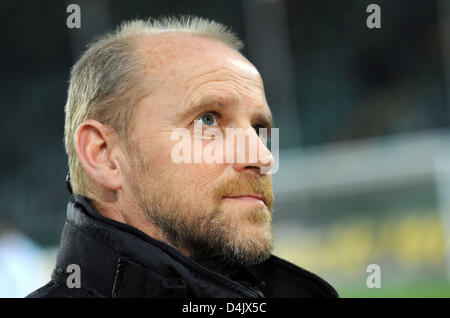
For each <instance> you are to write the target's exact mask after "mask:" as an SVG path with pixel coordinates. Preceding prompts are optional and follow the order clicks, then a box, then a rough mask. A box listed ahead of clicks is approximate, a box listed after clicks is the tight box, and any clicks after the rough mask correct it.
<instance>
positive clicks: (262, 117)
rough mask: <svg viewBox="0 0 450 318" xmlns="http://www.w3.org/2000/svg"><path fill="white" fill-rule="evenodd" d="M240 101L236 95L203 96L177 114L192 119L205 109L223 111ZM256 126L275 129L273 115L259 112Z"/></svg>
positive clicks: (255, 121) (255, 119)
mask: <svg viewBox="0 0 450 318" xmlns="http://www.w3.org/2000/svg"><path fill="white" fill-rule="evenodd" d="M239 102H240V100H239V98H238V97H236V96H234V95H226V96H219V95H206V96H203V97H202V98H201V99H200V100H199V101H196V102H193V103H191V104H190V106H189V107H187V109H186V110H181V111H179V112H176V114H177V115H178V116H179V117H180V118H186V117H190V116H192V115H193V114H196V113H199V112H201V111H202V110H203V109H205V108H207V107H209V108H210V110H212V111H214V110H217V111H219V110H223V109H224V108H226V107H229V106H232V105H234V104H237V103H239ZM254 125H261V126H263V127H266V128H269V129H270V128H272V127H273V119H272V114H270V113H269V114H267V113H266V112H258V113H257V114H256V115H255V118H254Z"/></svg>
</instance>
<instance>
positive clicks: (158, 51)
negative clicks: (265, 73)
mask: <svg viewBox="0 0 450 318" xmlns="http://www.w3.org/2000/svg"><path fill="white" fill-rule="evenodd" d="M139 51H140V53H141V54H142V58H143V59H144V60H145V65H148V66H149V70H150V72H151V74H152V75H151V76H150V77H152V84H151V85H150V86H151V87H152V89H151V90H152V93H151V95H153V96H154V97H155V96H159V97H163V98H164V101H161V100H162V98H156V99H153V100H157V101H158V102H157V103H159V105H160V106H162V104H164V107H160V108H163V109H161V110H162V111H164V109H165V110H166V111H169V109H168V108H170V109H172V110H173V111H176V112H178V111H181V110H182V109H185V108H186V107H189V106H190V105H193V104H195V103H196V101H197V100H200V99H203V97H204V96H205V95H208V96H211V95H218V96H219V97H222V98H231V99H234V100H240V101H241V102H242V103H245V104H249V102H250V103H254V104H258V105H260V106H261V107H263V108H266V110H267V111H268V112H270V110H269V109H268V106H267V103H266V100H265V95H264V87H263V83H262V79H261V77H260V74H259V72H258V70H257V69H256V68H255V67H254V66H253V65H252V64H251V63H250V62H249V61H248V60H247V59H246V58H245V57H244V56H242V55H241V54H240V53H239V52H237V51H235V50H234V49H232V48H230V47H228V46H227V45H226V44H224V43H222V42H220V41H218V40H216V39H212V38H208V37H205V36H198V35H193V34H189V33H180V32H170V33H168V34H160V35H156V36H153V37H150V38H147V39H144V40H143V41H141V42H140V50H139Z"/></svg>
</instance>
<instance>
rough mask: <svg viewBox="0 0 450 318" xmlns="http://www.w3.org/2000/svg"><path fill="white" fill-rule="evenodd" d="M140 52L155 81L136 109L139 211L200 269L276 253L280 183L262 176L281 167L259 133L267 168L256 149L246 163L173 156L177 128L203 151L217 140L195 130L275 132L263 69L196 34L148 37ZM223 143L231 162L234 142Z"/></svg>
mask: <svg viewBox="0 0 450 318" xmlns="http://www.w3.org/2000/svg"><path fill="white" fill-rule="evenodd" d="M146 41H147V42H146ZM155 43H157V44H155ZM140 54H142V57H143V58H144V59H145V62H146V64H147V63H148V65H149V68H150V69H151V71H150V76H151V77H152V82H151V83H149V87H150V86H151V92H150V94H149V95H148V96H146V97H145V98H144V99H142V100H141V101H140V102H139V103H138V105H137V106H136V107H137V109H136V117H135V121H134V123H133V127H132V130H131V131H132V133H131V138H130V140H129V141H128V145H129V149H131V151H130V154H131V155H130V165H129V169H128V170H129V171H127V174H126V186H127V187H128V189H129V191H130V195H131V196H133V197H134V199H135V203H136V206H137V207H138V209H140V211H142V212H144V213H145V216H146V218H147V219H148V220H149V221H150V222H152V223H154V224H156V225H157V226H159V227H160V228H161V229H162V232H163V234H164V236H165V239H166V240H167V241H168V242H169V243H170V244H172V245H174V246H175V247H177V248H180V249H182V250H183V251H185V252H186V254H188V256H189V257H191V258H193V259H194V260H196V261H198V262H199V263H202V264H205V265H209V266H213V267H218V266H219V264H220V265H222V266H224V267H225V268H226V267H228V266H238V265H244V266H245V265H251V264H255V263H259V262H261V261H263V260H264V259H266V258H267V257H268V256H269V255H270V253H271V250H272V243H273V232H272V226H271V214H272V204H273V194H272V180H271V176H270V175H268V174H261V173H260V168H261V167H265V168H267V166H270V165H272V164H273V157H272V155H271V153H270V152H269V150H268V149H267V148H266V147H265V146H264V144H263V143H262V141H261V139H260V138H259V136H258V134H257V131H255V130H252V131H253V133H252V134H250V135H249V136H248V139H247V141H249V140H250V139H253V141H255V142H256V144H257V146H258V149H259V151H260V152H259V155H258V161H257V162H253V163H251V162H249V161H248V151H249V150H248V144H247V147H245V148H242V147H238V146H236V147H235V148H234V151H235V152H236V154H237V153H238V152H241V151H244V152H245V153H246V157H245V158H246V161H245V162H241V163H237V162H234V163H230V162H226V161H225V160H223V161H222V162H223V163H217V162H214V163H207V162H204V161H202V162H200V163H175V162H174V161H173V160H172V156H171V154H172V150H173V147H174V146H175V145H176V144H177V143H179V141H178V140H173V138H171V136H172V133H173V131H174V130H175V129H177V128H178V129H179V128H183V129H187V130H188V131H189V132H190V133H191V137H192V140H191V145H192V149H193V148H194V142H195V141H197V142H198V143H200V144H201V145H202V146H203V147H205V146H207V145H208V144H209V143H211V142H212V140H210V139H207V138H205V137H202V136H201V135H199V134H198V130H197V133H195V132H194V125H196V127H200V128H201V131H202V132H205V131H206V129H208V128H211V127H214V128H215V129H218V130H219V131H221V132H222V133H223V135H224V137H225V136H226V132H225V130H226V128H243V129H248V128H257V127H265V126H267V125H270V123H268V122H270V118H271V113H270V109H269V107H268V105H267V102H266V99H265V95H264V89H263V84H262V80H261V78H260V76H259V73H258V71H257V70H256V69H255V67H254V66H253V65H252V64H250V63H249V62H248V61H247V60H246V59H245V58H244V57H243V56H241V55H240V54H239V53H237V52H235V51H233V50H232V49H230V48H228V47H227V46H225V45H224V44H222V43H220V42H218V41H216V40H213V39H208V38H205V37H199V36H193V35H187V34H176V33H174V34H171V35H163V36H161V38H160V41H158V42H156V41H155V39H147V40H145V41H143V42H142V45H141V50H140ZM249 143H250V142H249ZM221 145H223V150H224V153H223V157H225V155H226V152H227V144H226V142H225V138H224V141H223V143H222V144H221ZM228 146H229V145H228ZM228 148H229V147H228ZM228 150H229V149H228ZM194 151H195V150H194ZM212 155H213V156H218V153H215V152H214V151H213V152H212ZM193 156H194V154H192V157H193ZM216 161H217V160H216ZM124 189H125V188H124ZM253 195H255V196H259V199H257V198H254V197H253V198H252V196H253Z"/></svg>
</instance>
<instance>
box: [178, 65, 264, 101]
mask: <svg viewBox="0 0 450 318" xmlns="http://www.w3.org/2000/svg"><path fill="white" fill-rule="evenodd" d="M223 71H231V72H232V73H234V74H236V75H237V76H238V77H239V78H245V79H246V80H250V81H251V82H256V81H255V80H254V79H253V78H250V77H247V78H246V77H244V76H242V75H240V74H238V73H237V72H235V71H233V70H229V69H227V70H224V69H220V70H215V71H210V72H205V73H203V74H201V75H199V76H198V77H204V76H208V75H211V74H214V73H220V72H223ZM220 82H223V83H225V82H231V83H233V84H232V85H226V87H224V86H222V87H216V86H215V85H214V84H216V83H220ZM258 84H259V83H258ZM206 85H211V87H207V88H204V87H205V86H206ZM236 86H238V87H236ZM252 86H253V85H250V84H248V83H245V81H244V83H242V81H237V80H236V77H235V76H231V75H227V74H225V76H224V78H220V79H214V80H211V79H208V78H206V79H204V80H203V81H201V82H200V83H198V84H197V85H195V86H194V88H193V89H191V90H190V92H189V93H187V96H185V97H184V98H182V100H181V104H182V106H181V107H180V108H182V109H186V108H190V107H192V106H193V105H196V104H198V103H200V102H201V100H202V99H203V96H204V95H210V96H212V95H214V94H213V93H210V92H211V91H216V92H218V91H227V90H228V92H225V93H216V98H217V99H221V100H223V101H224V103H226V104H237V103H241V102H242V98H241V95H247V96H253V97H254V98H256V99H258V100H259V99H261V100H263V101H264V100H265V99H264V91H263V90H262V89H261V87H260V86H259V85H255V86H256V87H257V90H258V91H260V92H261V93H262V94H259V92H255V89H254V87H255V86H254V87H252ZM241 88H243V89H241ZM202 89H205V90H206V91H203V92H202V91H201V92H200V93H198V91H199V90H202ZM230 92H232V93H230ZM196 94H197V95H200V97H199V98H197V97H196V96H195V95H196ZM186 105H187V106H186Z"/></svg>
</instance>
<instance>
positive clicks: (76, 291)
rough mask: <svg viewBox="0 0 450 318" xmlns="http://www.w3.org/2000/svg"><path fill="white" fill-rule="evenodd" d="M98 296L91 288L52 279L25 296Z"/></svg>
mask: <svg viewBox="0 0 450 318" xmlns="http://www.w3.org/2000/svg"><path fill="white" fill-rule="evenodd" d="M92 297H96V296H95V295H94V294H93V293H91V292H90V291H89V290H87V289H84V288H69V287H67V286H66V285H64V284H60V283H58V282H55V281H53V280H51V281H50V282H48V283H47V284H45V285H44V286H42V287H41V288H39V289H36V290H35V291H34V292H32V293H31V294H29V295H28V296H26V297H25V298H92Z"/></svg>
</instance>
